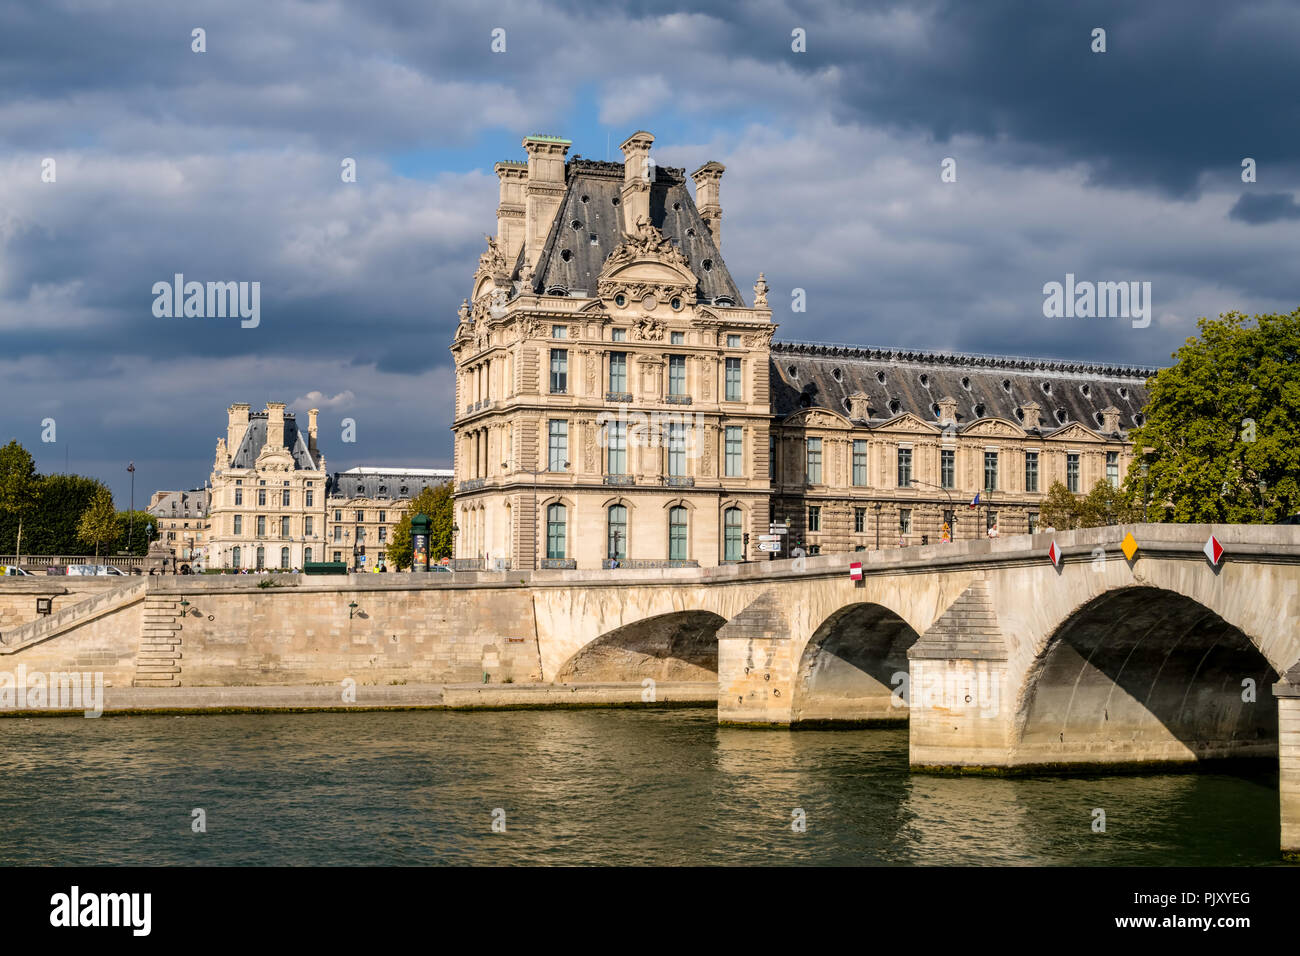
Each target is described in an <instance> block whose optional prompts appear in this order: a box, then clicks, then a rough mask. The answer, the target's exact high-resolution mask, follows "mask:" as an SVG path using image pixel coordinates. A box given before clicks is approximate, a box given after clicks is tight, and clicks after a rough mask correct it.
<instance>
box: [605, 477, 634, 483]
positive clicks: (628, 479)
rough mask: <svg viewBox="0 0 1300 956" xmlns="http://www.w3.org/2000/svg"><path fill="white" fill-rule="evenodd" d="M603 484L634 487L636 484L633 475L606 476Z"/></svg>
mask: <svg viewBox="0 0 1300 956" xmlns="http://www.w3.org/2000/svg"><path fill="white" fill-rule="evenodd" d="M605 484H607V485H634V484H636V476H635V475H606V476H605Z"/></svg>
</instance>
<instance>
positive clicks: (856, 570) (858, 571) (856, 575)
mask: <svg viewBox="0 0 1300 956" xmlns="http://www.w3.org/2000/svg"><path fill="white" fill-rule="evenodd" d="M849 577H850V578H852V579H853V580H854V581H861V580H862V563H861V562H859V561H854V562H853V563H852V564H850V565H849Z"/></svg>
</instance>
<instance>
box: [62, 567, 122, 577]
mask: <svg viewBox="0 0 1300 956" xmlns="http://www.w3.org/2000/svg"><path fill="white" fill-rule="evenodd" d="M68 573H69V574H77V575H89V576H107V575H118V576H121V577H125V576H126V572H125V571H123V570H122V569H121V568H115V567H113V565H111V564H69V565H68Z"/></svg>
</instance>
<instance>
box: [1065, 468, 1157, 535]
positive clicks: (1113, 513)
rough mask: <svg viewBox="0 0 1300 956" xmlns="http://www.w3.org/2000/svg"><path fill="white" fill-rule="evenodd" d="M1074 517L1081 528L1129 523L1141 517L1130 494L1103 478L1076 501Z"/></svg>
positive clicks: (1139, 510)
mask: <svg viewBox="0 0 1300 956" xmlns="http://www.w3.org/2000/svg"><path fill="white" fill-rule="evenodd" d="M1076 517H1077V518H1078V521H1079V527H1081V528H1098V527H1103V526H1106V525H1113V524H1129V523H1131V522H1134V521H1137V520H1139V519H1140V518H1141V509H1139V508H1137V507H1135V506H1134V504H1133V499H1132V495H1131V494H1130V493H1129V492H1127V491H1125V490H1124V489H1123V488H1116V487H1115V486H1114V485H1112V484H1111V483H1110V482H1109V481H1106V480H1105V479H1104V478H1103V479H1102V480H1101V481H1099V482H1097V484H1096V485H1094V486H1093V489H1092V491H1090V492H1088V494H1087V495H1085V496H1084V498H1083V500H1081V501H1079V503H1078V511H1077V515H1076Z"/></svg>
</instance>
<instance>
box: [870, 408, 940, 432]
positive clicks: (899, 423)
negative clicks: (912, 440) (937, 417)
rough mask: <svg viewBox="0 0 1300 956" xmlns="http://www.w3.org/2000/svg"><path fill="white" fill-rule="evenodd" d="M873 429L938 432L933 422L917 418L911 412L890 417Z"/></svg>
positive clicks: (882, 430)
mask: <svg viewBox="0 0 1300 956" xmlns="http://www.w3.org/2000/svg"><path fill="white" fill-rule="evenodd" d="M873 430H874V431H881V432H938V431H939V429H938V428H937V427H936V426H935V424H934V423H933V422H927V421H925V420H924V419H922V418H918V417H916V416H915V415H913V414H912V413H911V412H903V413H902V414H900V415H898V416H897V417H895V418H891V419H890V420H889V421H887V422H885V423H884V424H883V425H877V426H876V427H875V429H873Z"/></svg>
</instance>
